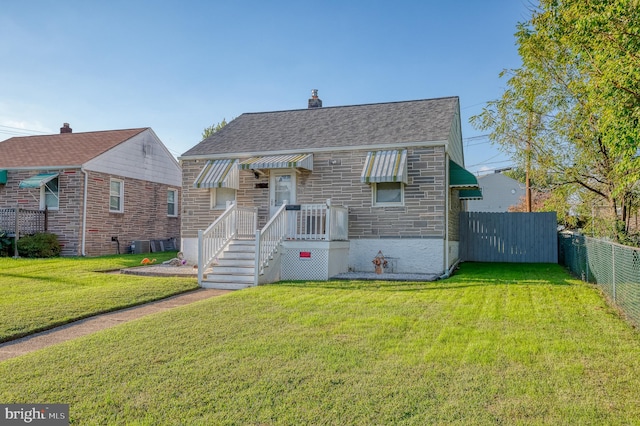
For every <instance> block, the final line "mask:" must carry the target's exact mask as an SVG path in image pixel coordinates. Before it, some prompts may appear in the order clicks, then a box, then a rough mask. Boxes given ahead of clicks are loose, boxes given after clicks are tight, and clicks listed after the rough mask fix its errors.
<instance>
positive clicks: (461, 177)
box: [449, 160, 480, 189]
mask: <svg viewBox="0 0 640 426" xmlns="http://www.w3.org/2000/svg"><path fill="white" fill-rule="evenodd" d="M449 187H450V188H456V189H478V188H480V186H479V185H478V179H476V177H475V176H474V175H473V173H471V172H470V171H468V170H466V169H465V168H464V167H462V166H460V165H459V164H458V163H456V162H455V161H453V160H449Z"/></svg>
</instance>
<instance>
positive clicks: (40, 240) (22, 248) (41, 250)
mask: <svg viewBox="0 0 640 426" xmlns="http://www.w3.org/2000/svg"><path fill="white" fill-rule="evenodd" d="M60 250H61V247H60V243H59V242H58V237H57V236H56V235H55V234H50V233H48V232H39V233H37V234H33V235H28V236H26V237H22V238H20V239H19V240H18V253H19V254H20V256H22V257H40V258H44V257H56V256H59V255H60Z"/></svg>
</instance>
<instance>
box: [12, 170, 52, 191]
mask: <svg viewBox="0 0 640 426" xmlns="http://www.w3.org/2000/svg"><path fill="white" fill-rule="evenodd" d="M57 177H58V173H40V174H39V175H35V176H31V177H30V178H28V179H25V180H23V181H21V182H20V185H18V186H19V187H20V188H23V189H24V188H40V187H41V186H43V185H46V184H47V182H50V181H51V180H53V179H55V178H57Z"/></svg>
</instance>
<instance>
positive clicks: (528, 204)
mask: <svg viewBox="0 0 640 426" xmlns="http://www.w3.org/2000/svg"><path fill="white" fill-rule="evenodd" d="M531 114H532V113H529V118H528V120H527V152H526V155H527V162H526V177H525V188H526V189H525V205H526V208H527V213H531V181H530V179H529V175H530V173H531V125H532V123H531Z"/></svg>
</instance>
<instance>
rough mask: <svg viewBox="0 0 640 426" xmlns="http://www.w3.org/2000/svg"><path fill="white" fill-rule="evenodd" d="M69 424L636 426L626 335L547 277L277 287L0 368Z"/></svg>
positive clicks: (12, 389) (537, 268)
mask: <svg viewBox="0 0 640 426" xmlns="http://www.w3.org/2000/svg"><path fill="white" fill-rule="evenodd" d="M0 377H2V378H3V380H0V401H1V402H3V403H67V404H70V414H71V422H72V424H79V425H93V424H96V425H98V424H99V425H103V424H122V425H164V424H170V425H179V424H182V425H218V424H238V425H240V424H242V425H244V424H251V425H299V424H327V425H334V424H335V425H346V424H349V425H350V424H357V425H361V424H362V425H370V424H371V425H373V424H376V425H388V424H413V425H427V424H464V425H468V424H482V425H484V424H486V425H494V424H503V425H512V424H515V425H517V424H535V425H539V424H545V425H546V424H549V425H557V424H559V425H562V424H565V425H575V424H580V425H587V424H592V425H603V424H607V425H623V424H625V425H627V424H640V391H639V390H640V334H639V333H638V332H637V331H636V330H634V329H633V328H632V327H631V326H630V325H629V324H628V323H626V322H625V321H623V320H622V319H621V318H620V317H619V315H618V314H617V313H616V312H615V311H614V310H612V309H610V308H608V307H607V305H606V304H605V302H604V300H603V297H602V296H601V295H600V294H599V292H598V290H597V289H595V288H593V287H592V286H590V285H588V284H584V283H582V282H580V281H576V280H573V279H571V278H570V277H569V276H568V275H567V274H566V273H565V272H564V270H563V269H562V268H561V267H559V266H557V265H507V264H501V265H488V264H463V265H462V267H461V269H460V271H459V272H458V273H457V274H456V275H454V276H453V277H452V278H450V279H448V280H446V281H439V282H433V283H397V282H396V283H393V282H326V283H324V282H314V283H281V284H274V285H268V286H261V287H256V288H251V289H248V290H242V291H238V292H233V293H229V294H227V295H224V296H221V297H216V298H212V299H208V300H205V301H201V302H198V303H195V304H193V305H190V306H185V307H181V308H176V309H174V310H172V311H168V312H164V313H160V314H155V315H152V316H149V317H146V318H143V319H140V320H137V321H134V322H130V323H127V324H123V325H122V326H119V327H115V328H112V329H108V330H105V331H102V332H99V333H96V334H94V335H91V336H86V337H83V338H80V339H78V340H76V341H72V342H67V343H64V344H61V345H57V346H54V347H51V348H48V349H45V350H42V351H40V352H36V353H33V354H29V355H25V356H22V357H18V358H14V359H10V360H7V361H4V362H0Z"/></svg>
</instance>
